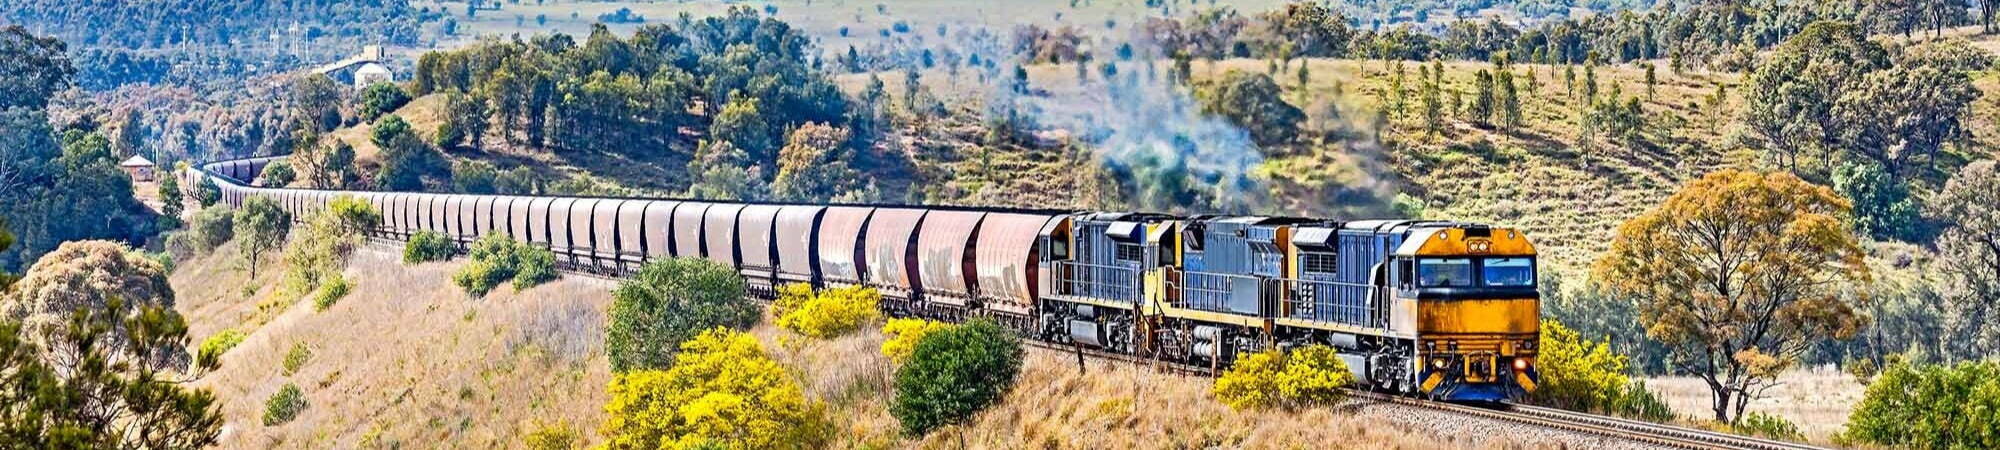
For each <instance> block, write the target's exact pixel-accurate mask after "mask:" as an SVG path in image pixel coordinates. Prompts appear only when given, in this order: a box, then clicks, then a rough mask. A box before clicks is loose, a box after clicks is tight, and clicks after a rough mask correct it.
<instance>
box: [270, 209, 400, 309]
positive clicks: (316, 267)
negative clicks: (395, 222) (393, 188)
mask: <svg viewBox="0 0 2000 450" xmlns="http://www.w3.org/2000/svg"><path fill="white" fill-rule="evenodd" d="M304 220H305V222H306V224H305V226H304V227H303V229H302V230H300V232H298V233H293V235H294V236H293V237H292V241H291V243H290V244H289V245H288V246H287V247H286V249H285V283H284V286H285V291H286V292H288V293H291V294H292V295H299V296H304V295H307V294H309V293H311V292H313V291H314V290H316V289H319V287H320V285H322V284H325V283H326V282H327V281H328V280H332V279H333V278H334V277H335V276H337V275H339V274H340V269H341V267H344V266H345V265H346V264H347V258H348V257H349V256H352V255H353V254H354V249H356V248H359V247H360V246H361V243H362V241H363V235H362V233H364V232H366V231H368V229H369V228H371V227H373V226H375V225H376V224H379V223H381V222H382V213H381V212H379V211H376V210H375V207H374V206H371V205H369V204H368V202H366V201H362V200H360V199H358V198H355V197H354V196H349V195H342V196H339V197H336V198H334V199H333V201H331V202H328V203H327V207H326V209H325V210H323V211H320V212H318V213H316V214H312V215H310V216H306V217H305V218H304Z"/></svg>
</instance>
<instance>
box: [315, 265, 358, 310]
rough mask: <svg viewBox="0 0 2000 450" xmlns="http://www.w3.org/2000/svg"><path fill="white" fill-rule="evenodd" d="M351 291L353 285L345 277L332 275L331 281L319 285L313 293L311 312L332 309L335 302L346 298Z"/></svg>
mask: <svg viewBox="0 0 2000 450" xmlns="http://www.w3.org/2000/svg"><path fill="white" fill-rule="evenodd" d="M353 290H354V283H352V282H349V281H347V277H346V276H342V275H340V274H334V275H333V278H332V279H329V280H327V281H326V283H324V284H321V285H320V286H319V290H318V291H314V292H313V310H314V311H325V310H326V309H327V308H332V307H333V304H334V303H335V302H339V301H340V299H341V298H345V297H347V293H348V292H350V291H353Z"/></svg>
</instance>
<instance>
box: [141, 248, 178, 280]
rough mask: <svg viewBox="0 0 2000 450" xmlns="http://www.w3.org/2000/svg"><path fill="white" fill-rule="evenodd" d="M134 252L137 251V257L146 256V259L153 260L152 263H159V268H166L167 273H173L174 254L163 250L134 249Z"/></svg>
mask: <svg viewBox="0 0 2000 450" xmlns="http://www.w3.org/2000/svg"><path fill="white" fill-rule="evenodd" d="M134 252H136V253H138V255H139V257H141V258H146V259H148V260H151V261H153V262H154V263H158V264H159V265H160V268H162V269H166V273H168V274H173V273H174V267H175V265H174V255H172V254H169V253H167V252H166V251H165V250H161V251H157V252H149V251H144V250H134Z"/></svg>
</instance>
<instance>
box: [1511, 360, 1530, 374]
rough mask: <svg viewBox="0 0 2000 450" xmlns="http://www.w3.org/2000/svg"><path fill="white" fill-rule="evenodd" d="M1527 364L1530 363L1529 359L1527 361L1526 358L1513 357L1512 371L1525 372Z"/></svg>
mask: <svg viewBox="0 0 2000 450" xmlns="http://www.w3.org/2000/svg"><path fill="white" fill-rule="evenodd" d="M1528 364H1530V361H1528V358H1514V371H1515V372H1527V371H1528Z"/></svg>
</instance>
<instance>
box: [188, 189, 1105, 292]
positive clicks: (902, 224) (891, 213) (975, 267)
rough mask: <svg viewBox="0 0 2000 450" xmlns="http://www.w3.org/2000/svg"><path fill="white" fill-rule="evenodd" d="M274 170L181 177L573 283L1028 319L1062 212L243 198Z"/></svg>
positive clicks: (280, 192) (420, 196) (283, 195)
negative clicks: (655, 282)
mask: <svg viewBox="0 0 2000 450" xmlns="http://www.w3.org/2000/svg"><path fill="white" fill-rule="evenodd" d="M282 158H284V157H282V156H278V157H261V158H249V159H239V160H229V161H220V162H214V163H208V164H203V165H200V166H199V167H200V168H201V170H199V171H195V170H190V171H185V172H183V174H182V177H183V178H184V181H186V182H188V183H189V184H188V185H190V186H192V185H193V184H192V182H193V181H196V180H199V178H196V177H199V176H202V175H203V174H207V175H213V176H212V177H211V178H212V179H214V180H215V181H216V184H217V186H218V187H219V188H220V190H221V191H222V198H221V201H222V202H223V203H224V204H228V205H240V204H241V203H242V202H243V201H244V199H247V198H249V197H251V196H265V197H269V198H271V199H273V200H275V201H277V202H278V203H279V204H280V205H281V206H282V208H283V209H285V210H286V211H288V212H290V213H292V214H293V217H294V218H298V217H302V216H304V215H306V214H310V213H313V212H316V211H318V210H320V209H323V208H325V206H326V204H327V203H328V202H330V201H332V200H333V199H335V198H337V197H340V196H343V195H345V196H352V197H354V198H356V199H359V200H362V201H365V202H367V203H369V204H370V205H372V206H374V207H375V208H376V209H377V210H378V211H380V212H381V213H382V223H381V224H379V227H378V229H377V230H375V231H374V232H373V233H374V234H376V235H378V236H383V237H395V238H407V237H408V236H409V235H410V234H413V233H415V232H417V231H424V230H429V231H436V232H440V233H443V234H445V235H446V236H448V237H451V238H452V239H454V240H456V241H457V242H459V243H461V244H463V243H466V242H470V241H471V240H473V239H476V238H478V237H479V236H483V235H486V234H489V233H501V234H505V235H507V236H509V237H511V238H513V239H515V240H519V241H523V242H528V243H531V244H534V245H538V246H542V247H545V248H548V249H550V250H551V251H554V252H555V253H556V254H557V255H558V257H557V259H558V263H560V264H564V265H566V266H567V267H570V268H572V269H576V270H583V271H587V272H594V273H603V274H618V273H625V272H628V271H633V270H636V269H637V267H639V266H641V265H643V264H644V263H645V262H646V261H649V260H652V259H657V258H666V257H683V258H686V257H696V258H706V259H709V260H711V261H715V262H717V263H720V264H723V265H725V266H728V267H731V268H733V269H736V270H738V271H739V272H740V273H741V274H743V275H744V277H745V279H746V281H747V282H748V283H749V285H750V288H751V290H752V291H753V292H755V293H757V294H759V295H766V296H768V295H771V294H772V288H773V287H774V286H776V285H779V284H785V283H809V284H812V285H814V286H828V285H832V286H839V285H865V286H871V287H875V288H877V289H878V290H880V291H882V293H883V295H884V296H885V297H889V298H894V299H902V300H913V301H914V300H919V299H921V300H924V301H934V302H942V303H946V304H952V305H957V306H966V305H968V304H970V302H972V301H977V302H980V303H982V304H983V306H985V307H987V308H993V309H998V310H1006V311H1009V312H1014V313H1016V314H1021V313H1026V312H1028V311H1033V310H1034V308H1033V306H1032V305H1034V302H1035V300H1036V298H1037V297H1038V295H1037V294H1038V293H1039V290H1040V289H1039V288H1040V286H1039V284H1040V283H1038V280H1037V279H1036V277H1037V269H1038V267H1037V266H1038V264H1037V261H1036V258H1038V257H1039V255H1037V254H1036V253H1035V248H1036V245H1035V241H1036V239H1037V238H1038V237H1039V235H1040V233H1041V232H1042V230H1043V228H1044V227H1046V226H1049V225H1051V224H1052V223H1055V222H1058V221H1060V220H1062V219H1063V218H1065V217H1068V216H1070V215H1072V214H1076V212H1075V211H1059V210H1037V209H1016V208H973V207H950V206H944V207H939V206H924V207H907V206H887V205H842V204H832V205H806V204H776V203H755V202H714V201H697V200H675V199H646V198H617V197H571V196H565V197H550V196H507V195H477V194H436V193H406V192H375V191H344V190H315V189H299V188H266V187H253V186H249V183H247V182H244V181H243V180H251V179H254V178H255V177H256V174H258V173H260V172H261V171H262V169H263V167H264V166H265V165H267V164H269V163H270V162H272V161H276V160H279V159H282Z"/></svg>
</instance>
